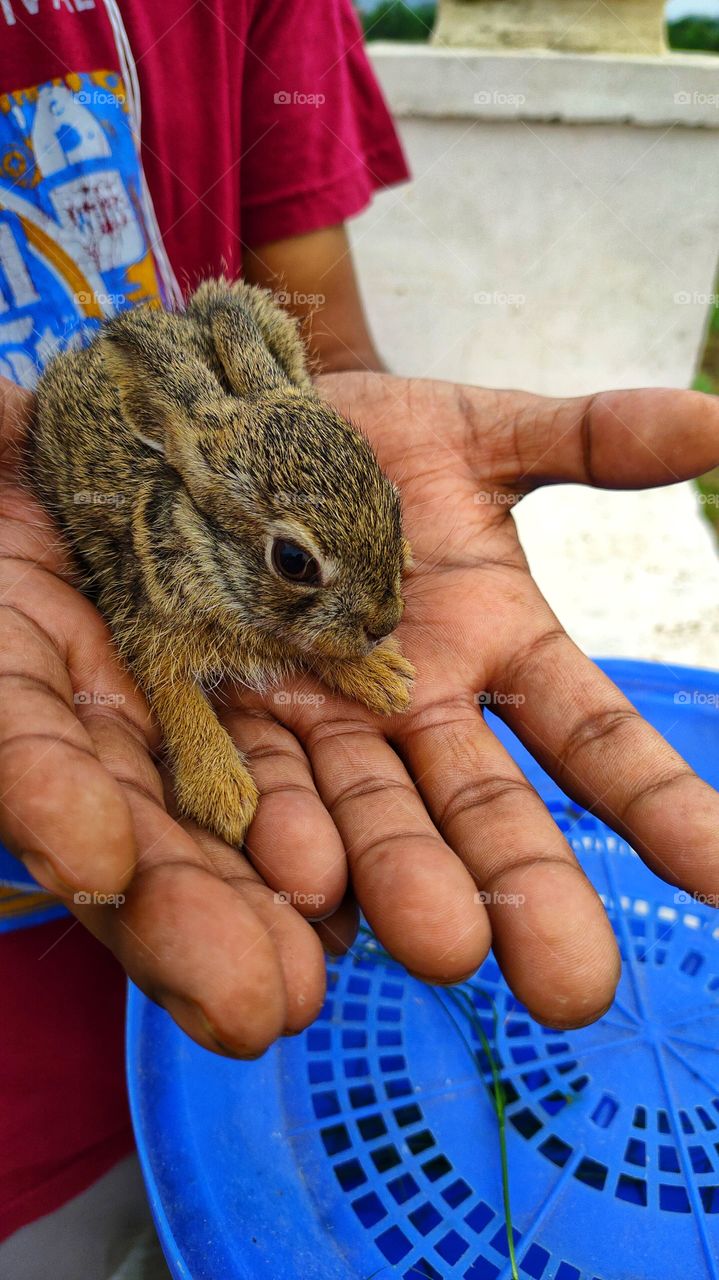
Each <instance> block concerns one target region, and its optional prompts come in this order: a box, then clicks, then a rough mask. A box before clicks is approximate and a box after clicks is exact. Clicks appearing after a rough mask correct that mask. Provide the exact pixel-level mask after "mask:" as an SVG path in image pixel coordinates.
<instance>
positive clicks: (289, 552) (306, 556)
mask: <svg viewBox="0 0 719 1280" xmlns="http://www.w3.org/2000/svg"><path fill="white" fill-rule="evenodd" d="M272 564H273V566H274V568H275V569H276V570H277V573H279V574H280V576H281V577H282V578H287V580H288V582H303V583H304V584H305V585H306V586H311V587H316V586H318V585H319V582H320V576H321V575H320V566H319V565H318V563H317V561H316V559H315V557H314V556H311V555H310V553H309V551H305V549H304V547H298V545H297V543H296V542H287V541H286V539H284V538H276V539H275V541H274V542H273V544H272Z"/></svg>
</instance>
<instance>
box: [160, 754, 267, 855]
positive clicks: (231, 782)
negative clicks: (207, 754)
mask: <svg viewBox="0 0 719 1280" xmlns="http://www.w3.org/2000/svg"><path fill="white" fill-rule="evenodd" d="M175 790H176V794H177V802H178V806H179V808H180V811H181V813H183V814H184V815H185V816H186V817H188V818H192V819H194V821H195V822H197V823H199V825H200V826H201V827H204V828H205V829H206V830H207V831H212V832H213V833H214V835H216V836H219V837H220V839H221V840H225V841H226V842H227V844H231V845H235V846H237V847H238V848H240V847H241V845H242V842H243V840H244V838H245V834H246V832H247V828H248V827H249V825H250V823H251V822H252V819H253V818H254V816H255V810H256V809H257V803H258V800H259V798H260V797H259V792H258V790H257V787H256V786H255V782H254V779H253V777H252V774H251V773H250V772H249V770H248V769H246V768H245V767H244V765H243V763H242V761H241V759H240V758H239V756H238V757H237V759H236V760H233V761H229V760H226V761H224V762H223V763H222V764H218V765H216V766H215V767H214V768H213V767H208V765H207V763H206V762H203V763H202V764H201V765H196V766H195V767H190V768H187V769H183V768H180V769H179V770H177V771H176V773H175Z"/></svg>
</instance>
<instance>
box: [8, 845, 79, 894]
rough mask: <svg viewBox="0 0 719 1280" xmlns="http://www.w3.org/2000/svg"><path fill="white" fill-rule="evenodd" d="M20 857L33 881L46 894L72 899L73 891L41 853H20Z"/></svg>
mask: <svg viewBox="0 0 719 1280" xmlns="http://www.w3.org/2000/svg"><path fill="white" fill-rule="evenodd" d="M20 856H21V858H22V860H23V863H24V865H25V866H26V867H27V869H28V871H29V872H30V875H31V876H32V878H33V880H37V882H38V884H39V885H40V886H41V887H42V888H43V889H45V890H46V891H47V892H48V893H54V894H55V896H56V897H58V898H69V897H72V895H73V893H74V892H75V890H74V889H73V888H72V886H71V885H69V884H65V883H64V882H63V881H62V880H61V879H60V877H59V876H58V874H57V872H56V871H55V868H54V867H53V865H52V863H51V862H50V861H49V860H48V859H47V858H44V857H43V855H42V854H41V853H22V854H21V855H20Z"/></svg>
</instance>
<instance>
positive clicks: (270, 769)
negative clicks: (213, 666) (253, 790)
mask: <svg viewBox="0 0 719 1280" xmlns="http://www.w3.org/2000/svg"><path fill="white" fill-rule="evenodd" d="M228 696H229V697H230V699H232V700H234V698H236V695H233V694H232V693H230V694H229V695H228ZM222 721H223V723H224V724H225V726H226V727H227V729H228V730H229V732H230V733H231V734H232V737H233V739H234V741H235V742H236V743H237V745H238V747H239V748H240V750H241V751H242V752H243V754H244V755H245V756H246V758H247V761H248V764H249V767H250V771H251V773H252V776H253V777H254V779H255V782H256V783H257V786H258V788H259V791H260V795H261V800H260V804H259V807H258V810H257V814H256V816H255V819H254V821H253V823H252V826H251V828H250V830H249V832H248V834H247V839H246V850H247V853H248V855H249V857H250V859H251V861H252V863H253V865H254V866H255V867H256V868H257V870H258V871H259V872H260V875H261V876H262V878H263V880H264V881H265V882H266V883H267V884H268V885H271V886H272V888H273V889H274V890H276V891H277V892H278V893H281V894H283V895H285V897H286V898H287V899H288V900H289V901H290V902H292V904H293V905H294V906H295V907H296V908H297V910H298V911H299V912H300V914H301V915H303V916H307V917H308V918H310V919H315V918H321V917H323V916H326V915H328V914H329V913H330V912H331V911H334V910H335V909H336V908H337V907H338V906H339V904H340V903H341V901H342V898H343V896H344V893H345V890H346V888H347V858H346V856H345V851H344V847H343V845H342V840H341V839H340V836H339V833H338V831H337V828H336V827H335V825H334V823H333V821H332V819H331V818H330V816H329V814H328V813H327V810H326V809H325V806H324V805H323V803H322V801H321V800H320V797H319V795H318V794H317V788H316V787H315V784H314V780H313V777H312V770H311V768H310V765H309V761H308V759H307V756H306V755H305V753H304V751H303V750H302V747H301V746H300V744H299V742H298V741H297V738H296V737H295V735H294V734H292V733H290V732H289V731H288V730H287V729H286V728H285V727H284V726H283V725H281V724H279V723H278V722H277V720H275V718H274V717H273V716H272V715H268V714H266V713H265V714H261V713H259V712H253V713H250V712H249V711H246V710H243V709H242V707H241V706H240V705H239V704H237V705H235V707H234V708H232V709H230V710H226V711H223V713H222Z"/></svg>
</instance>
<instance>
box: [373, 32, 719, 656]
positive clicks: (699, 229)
mask: <svg viewBox="0 0 719 1280" xmlns="http://www.w3.org/2000/svg"><path fill="white" fill-rule="evenodd" d="M370 48H371V50H372V57H373V61H374V65H375V68H376V70H377V72H378V74H379V77H380V79H381V81H382V83H383V85H384V88H385V92H386V94H387V97H388V99H389V102H390V106H391V107H392V108H393V110H394V112H395V115H396V118H397V120H398V124H399V127H400V131H401V133H402V137H403V140H404V143H405V146H406V149H407V152H408V155H409V159H410V163H411V167H412V170H413V174H414V180H413V182H412V184H411V185H410V186H408V187H405V188H398V189H396V190H392V191H388V192H384V193H382V194H381V195H380V196H379V197H378V198H377V199H376V201H375V202H374V204H373V206H372V207H371V209H370V210H368V211H367V212H366V213H365V214H363V215H362V216H361V217H360V218H359V219H357V221H356V222H355V224H354V227H353V242H354V246H355V251H356V255H357V258H358V262H359V267H360V273H361V278H362V280H363V285H364V291H365V295H366V300H367V304H368V309H369V312H370V317H371V320H372V323H373V327H374V330H375V332H376V335H377V338H378V340H379V343H380V346H381V349H382V350H383V352H384V353H385V355H386V358H387V359H388V360H389V361H390V363H391V365H392V367H393V368H394V369H395V370H396V371H397V372H400V373H406V374H412V375H417V376H435V377H444V378H452V379H459V380H463V381H467V382H474V383H482V384H485V385H489V386H522V387H524V388H528V389H531V390H535V391H538V392H542V393H547V394H569V395H572V394H578V393H581V392H584V391H588V390H596V389H597V388H600V387H607V386H637V385H655V386H656V385H666V386H686V385H688V384H689V383H690V381H691V379H692V376H693V373H694V370H695V365H696V361H697V359H698V356H699V353H700V350H701V346H702V342H703V335H704V329H705V324H706V319H707V316H708V312H709V305H710V301H711V295H712V291H713V288H714V273H715V268H716V261H717V250H718V249H719V165H717V162H716V157H717V154H718V147H719V132H718V130H719V61H717V60H716V59H712V58H711V57H703V56H692V55H686V56H683V55H672V56H668V57H665V58H648V57H647V58H637V57H631V58H630V57H624V58H622V57H618V56H615V57H600V56H574V55H563V54H547V53H534V54H526V53H522V54H518V53H505V54H491V55H490V54H481V53H477V52H476V51H469V50H466V51H447V50H438V49H431V48H423V47H416V46H415V47H413V46H401V45H399V46H398V45H393V46H389V45H387V46H381V45H375V46H370ZM517 519H518V523H519V527H520V531H521V534H522V537H523V540H524V542H525V546H526V549H527V552H528V554H529V557H530V560H531V561H532V562H533V563H534V565H535V567H536V572H537V576H538V578H539V580H540V583H541V585H542V586H543V588H544V590H545V593H546V594H547V595H548V597H549V599H550V602H551V603H552V605H553V606H554V607H555V608H556V609H557V611H558V612H559V614H560V616H561V617H562V620H563V621H564V622H565V624H566V625H568V627H569V629H570V631H571V632H572V634H573V635H574V636H575V637H576V638H577V639H578V640H579V641H580V642H581V643H582V644H583V645H584V646H585V647H587V648H589V649H590V650H592V651H593V652H596V653H603V654H609V653H625V654H629V655H632V656H637V657H648V658H656V659H664V660H671V661H675V662H681V661H684V662H694V663H697V664H699V665H715V666H717V667H719V625H718V624H719V560H718V558H717V556H716V552H715V549H714V546H713V543H712V540H711V538H710V534H709V532H708V530H707V528H706V527H705V524H704V523H703V522H702V521H701V520H700V518H699V515H698V513H697V504H696V500H695V497H694V495H693V493H692V491H691V490H690V489H689V488H688V487H687V486H677V487H675V488H673V489H671V490H665V491H662V492H661V493H657V494H644V495H633V494H630V495H626V494H624V495H616V496H609V495H605V494H590V493H587V492H585V491H582V492H577V491H574V490H572V489H564V490H562V492H561V496H558V495H557V493H556V491H554V492H553V493H552V494H544V495H537V496H533V497H532V498H530V499H529V501H528V502H526V503H524V504H522V507H521V509H520V510H519V511H518V513H517Z"/></svg>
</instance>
